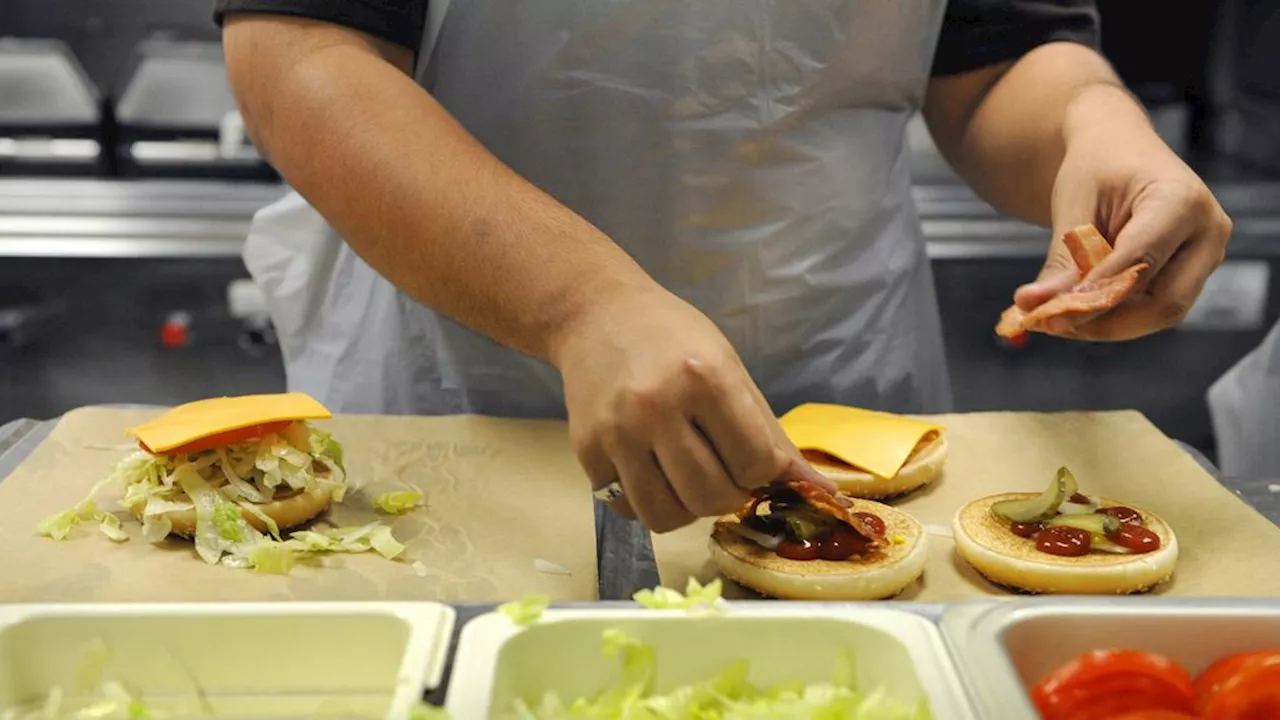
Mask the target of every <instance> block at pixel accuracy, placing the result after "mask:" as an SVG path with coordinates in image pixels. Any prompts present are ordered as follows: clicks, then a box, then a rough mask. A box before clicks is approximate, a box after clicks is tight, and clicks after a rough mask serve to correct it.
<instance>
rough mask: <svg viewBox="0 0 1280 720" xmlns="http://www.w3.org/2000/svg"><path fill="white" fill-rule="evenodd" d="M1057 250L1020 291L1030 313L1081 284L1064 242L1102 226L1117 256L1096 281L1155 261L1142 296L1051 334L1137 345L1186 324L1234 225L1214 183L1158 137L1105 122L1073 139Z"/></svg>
mask: <svg viewBox="0 0 1280 720" xmlns="http://www.w3.org/2000/svg"><path fill="white" fill-rule="evenodd" d="M1052 212H1053V238H1054V239H1053V243H1052V245H1051V247H1050V249H1049V255H1048V258H1047V260H1046V261H1045V264H1044V268H1043V269H1042V270H1041V272H1040V276H1039V278H1038V279H1037V280H1036V281H1035V282H1033V283H1031V284H1029V285H1025V286H1023V287H1022V288H1019V290H1018V292H1017V294H1016V296H1015V302H1017V304H1018V306H1019V307H1021V308H1023V309H1024V310H1029V309H1031V308H1034V307H1036V306H1038V305H1040V304H1041V303H1043V302H1046V301H1047V300H1049V299H1050V298H1052V297H1054V296H1055V295H1057V294H1058V293H1060V292H1063V291H1066V290H1068V289H1070V288H1071V286H1072V285H1074V284H1076V283H1077V282H1078V281H1079V277H1078V274H1077V270H1076V265H1075V263H1074V262H1073V261H1072V259H1071V255H1070V254H1069V253H1068V252H1067V249H1066V247H1065V246H1064V245H1063V243H1062V236H1063V234H1064V233H1065V232H1066V231H1067V230H1070V229H1071V228H1073V227H1077V226H1080V225H1087V224H1089V223H1093V224H1094V225H1095V226H1096V227H1097V228H1098V229H1099V230H1100V231H1102V234H1103V235H1104V236H1106V237H1107V239H1108V240H1110V241H1111V242H1112V244H1113V245H1114V247H1115V251H1114V252H1113V253H1111V255H1110V256H1109V257H1108V258H1107V259H1106V260H1105V261H1103V262H1102V263H1100V264H1099V265H1098V267H1097V268H1095V269H1094V270H1093V272H1091V273H1090V274H1089V275H1088V277H1087V278H1086V279H1089V280H1096V279H1101V278H1107V277H1111V276H1112V275H1116V274H1119V273H1120V272H1121V271H1123V270H1124V269H1125V268H1128V267H1130V266H1132V265H1134V264H1136V263H1147V264H1148V265H1149V268H1148V269H1147V270H1146V271H1145V272H1144V273H1143V274H1142V276H1141V277H1140V279H1139V282H1138V286H1137V287H1136V288H1135V290H1134V292H1133V293H1132V294H1131V295H1130V296H1129V297H1128V298H1127V299H1126V300H1125V301H1124V302H1123V303H1121V304H1120V305H1119V306H1117V307H1116V308H1114V309H1113V310H1111V311H1109V312H1106V313H1102V314H1099V315H1092V316H1090V315H1082V316H1076V317H1072V318H1069V317H1066V316H1064V317H1059V318H1055V319H1054V320H1053V321H1052V322H1051V324H1050V326H1049V328H1048V331H1049V332H1050V333H1051V334H1054V335H1059V336H1062V337H1070V338H1076V339H1081V340H1128V339H1131V338H1136V337H1140V336H1143V335H1147V334H1150V333H1153V332H1156V331H1159V330H1163V329H1166V328H1169V327H1171V326H1173V325H1176V324H1177V323H1178V322H1180V321H1181V320H1182V318H1183V317H1184V316H1185V315H1186V314H1187V311H1188V310H1190V309H1191V306H1192V304H1193V303H1194V302H1195V300H1196V298H1197V297H1198V296H1199V294H1200V290H1201V288H1203V287H1204V283H1205V280H1206V279H1207V278H1208V277H1209V274H1210V273H1212V272H1213V271H1214V269H1215V268H1217V267H1218V265H1219V264H1220V263H1221V262H1222V258H1223V256H1224V254H1225V252H1226V245H1227V239H1228V238H1229V237H1230V236H1231V220H1230V219H1229V218H1228V217H1227V214H1226V213H1225V212H1224V211H1223V209H1222V206H1221V205H1219V204H1218V201H1217V200H1216V199H1214V197H1213V194H1212V193H1211V192H1210V191H1209V188H1208V187H1207V186H1205V184H1204V182H1203V181H1202V180H1201V179H1200V178H1199V177H1198V176H1197V175H1196V174H1195V173H1194V172H1193V171H1192V170H1191V168H1189V167H1187V165H1186V164H1185V163H1184V162H1182V160H1181V159H1180V158H1179V157H1178V156H1177V154H1175V153H1174V152H1173V151H1172V150H1171V149H1169V147H1168V146H1167V145H1165V143H1164V141H1162V140H1161V139H1160V137H1159V136H1158V135H1157V134H1156V133H1155V131H1154V130H1150V129H1143V130H1139V131H1130V132H1127V133H1126V132H1114V128H1113V127H1110V126H1108V125H1107V124H1105V123H1099V124H1098V127H1097V128H1096V129H1094V130H1091V131H1087V132H1082V133H1076V134H1075V135H1074V136H1072V139H1071V140H1069V141H1068V143H1067V147H1066V153H1065V156H1064V158H1063V162H1062V166H1061V168H1060V169H1059V171H1058V175H1057V178H1056V179H1055V181H1054V187H1053V202H1052Z"/></svg>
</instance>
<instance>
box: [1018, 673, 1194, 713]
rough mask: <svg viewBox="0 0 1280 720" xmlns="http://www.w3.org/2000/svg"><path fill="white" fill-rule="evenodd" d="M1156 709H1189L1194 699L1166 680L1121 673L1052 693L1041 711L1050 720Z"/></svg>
mask: <svg viewBox="0 0 1280 720" xmlns="http://www.w3.org/2000/svg"><path fill="white" fill-rule="evenodd" d="M1154 710H1164V711H1169V712H1176V713H1187V712H1190V710H1191V702H1190V700H1189V699H1188V698H1186V697H1183V696H1181V695H1180V693H1179V692H1178V691H1175V690H1174V686H1173V685H1171V684H1169V683H1167V682H1165V681H1163V680H1156V679H1154V678H1150V677H1142V676H1137V675H1119V674H1117V675H1114V676H1111V677H1106V678H1098V679H1096V680H1093V681H1090V682H1088V683H1082V684H1079V685H1073V686H1069V687H1065V688H1063V689H1061V690H1059V691H1058V692H1057V693H1056V694H1053V695H1051V696H1049V698H1048V699H1047V701H1046V704H1045V706H1044V707H1043V708H1042V709H1041V713H1042V714H1043V715H1044V717H1045V718H1046V720H1049V719H1050V718H1056V719H1057V720H1113V719H1114V718H1116V717H1118V716H1121V715H1124V714H1126V713H1133V712H1138V711H1154Z"/></svg>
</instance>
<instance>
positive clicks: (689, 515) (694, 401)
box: [552, 287, 835, 532]
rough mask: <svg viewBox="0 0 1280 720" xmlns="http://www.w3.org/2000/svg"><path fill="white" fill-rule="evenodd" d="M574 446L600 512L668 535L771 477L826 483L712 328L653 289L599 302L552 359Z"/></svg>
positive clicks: (736, 502)
mask: <svg viewBox="0 0 1280 720" xmlns="http://www.w3.org/2000/svg"><path fill="white" fill-rule="evenodd" d="M552 360H553V361H554V362H555V364H556V365H557V366H558V367H559V368H560V372H561V374H562V375H563V376H564V389H565V404H566V407H567V409H568V413H569V433H570V435H571V437H572V440H573V447H574V451H575V452H576V453H577V455H578V458H579V460H580V461H581V462H582V465H583V468H584V469H585V470H586V472H587V475H588V476H589V477H590V478H591V483H592V487H593V488H594V489H597V490H598V489H600V488H604V487H606V486H608V485H610V484H611V483H614V482H620V484H621V488H622V491H623V493H624V494H623V496H622V497H621V498H619V499H617V500H614V501H613V502H612V503H611V505H612V507H613V508H614V509H615V510H616V511H618V512H619V513H621V514H622V515H624V516H627V517H638V518H639V519H640V520H641V521H642V522H643V523H644V524H645V525H646V526H647V527H648V528H649V529H650V530H653V531H655V532H668V531H671V530H675V529H677V528H680V527H683V526H685V525H688V524H689V523H691V522H693V520H694V519H695V518H697V517H706V516H713V515H720V514H724V513H728V512H733V511H735V510H737V509H738V508H739V507H741V505H742V504H743V503H744V502H745V501H746V499H747V497H748V491H749V490H750V489H752V488H755V487H758V486H760V485H765V484H768V483H770V482H772V481H774V480H777V479H806V480H812V481H814V482H818V483H822V484H823V485H824V486H826V487H827V488H829V489H831V490H834V489H835V486H834V485H833V484H832V483H830V481H828V480H826V479H825V478H823V477H822V476H821V475H820V474H819V473H818V472H817V471H816V470H814V469H813V468H812V467H811V466H810V465H809V464H808V463H807V462H805V460H804V459H803V457H802V456H801V455H800V453H799V451H797V449H796V447H795V446H794V445H793V444H792V443H791V441H790V440H789V439H788V438H787V436H786V435H785V434H784V432H783V430H782V427H781V426H780V425H779V423H778V421H777V418H776V417H775V415H774V414H773V412H772V410H770V408H769V405H768V403H767V402H766V401H765V399H764V397H763V395H762V394H761V393H760V391H759V389H757V388H756V386H755V384H754V383H753V382H752V381H751V378H750V377H749V376H748V374H747V371H746V368H745V367H743V365H742V362H741V360H740V359H739V358H738V356H737V354H736V353H735V352H734V350H733V347H732V346H731V345H730V344H729V341H728V340H727V339H726V338H725V337H724V335H723V334H722V333H721V332H720V330H719V329H718V328H717V327H716V326H715V325H714V324H713V323H712V322H711V321H710V320H709V319H708V318H707V317H706V316H705V315H703V314H702V313H700V312H698V311H697V310H696V309H694V308H693V307H691V306H690V305H688V304H686V303H685V302H683V301H682V300H680V299H679V298H677V297H675V296H674V295H672V294H670V293H668V292H666V291H665V290H662V289H661V288H657V287H655V288H654V289H653V290H652V291H641V292H629V293H627V296H626V297H616V298H606V299H601V301H600V302H599V303H597V305H596V306H595V307H594V308H593V309H592V311H591V313H590V316H588V317H585V318H582V319H580V321H578V322H576V323H575V324H574V326H573V327H572V329H571V330H569V331H566V332H565V333H564V338H563V340H561V341H560V343H559V345H558V347H556V348H555V349H554V351H553V352H552Z"/></svg>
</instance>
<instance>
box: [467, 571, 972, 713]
mask: <svg viewBox="0 0 1280 720" xmlns="http://www.w3.org/2000/svg"><path fill="white" fill-rule="evenodd" d="M689 590H690V591H692V592H686V593H683V594H681V593H675V594H670V593H661V592H657V593H647V594H645V595H644V596H643V599H642V600H641V604H642V605H643V606H642V607H637V608H635V609H630V608H612V607H610V608H599V609H587V608H554V607H552V608H546V609H540V612H538V613H536V616H533V615H531V614H524V613H522V614H518V617H519V619H520V620H521V621H520V622H514V621H513V618H514V617H516V616H517V613H514V612H513V608H512V607H511V606H510V605H509V606H507V607H506V608H505V610H504V611H503V612H495V613H491V614H487V615H484V616H481V617H479V618H476V619H475V620H473V621H471V622H470V623H468V624H467V625H466V626H465V627H464V628H463V631H462V633H461V636H460V638H459V644H458V649H457V655H456V656H455V659H454V670H453V675H452V679H451V681H450V686H449V695H448V699H447V702H446V708H447V709H448V711H449V713H450V714H451V715H452V717H454V718H488V719H491V720H496V719H501V720H508V719H512V720H515V719H519V720H552V719H567V718H630V719H633V720H663V719H667V718H672V719H675V718H681V719H683V718H696V719H697V720H736V719H741V720H746V719H748V718H752V719H756V718H777V719H779V720H790V719H791V718H796V719H800V718H823V719H829V720H842V719H845V718H848V719H850V720H975V718H976V717H977V716H976V715H975V714H974V712H973V710H972V708H971V707H970V705H969V704H968V700H967V698H966V696H965V693H964V691H963V689H962V686H961V684H960V681H959V678H958V677H957V675H956V672H955V669H954V667H953V666H952V665H951V663H950V661H949V660H948V655H947V650H946V647H945V644H944V642H943V639H942V636H941V634H940V632H939V631H938V629H937V628H936V627H935V626H934V625H933V624H932V623H931V622H929V621H928V620H926V619H925V618H923V617H920V616H918V615H915V614H913V613H910V612H905V611H898V610H892V609H879V608H862V607H851V606H843V607H841V606H835V605H823V604H816V603H815V604H809V603H786V604H779V603H769V602H734V603H731V604H730V605H731V607H730V608H728V609H723V608H722V611H719V612H695V611H693V610H694V609H695V608H694V607H693V605H694V604H695V601H696V604H698V605H701V606H705V605H706V603H703V602H701V601H702V600H705V598H699V597H698V594H699V591H700V590H705V589H703V588H701V587H700V586H699V587H697V588H695V587H690V588H689ZM668 594H669V595H671V597H669V598H668V597H664V596H665V595H668ZM655 595H657V596H658V599H656V600H655V597H654V596H655ZM676 596H679V597H681V598H684V599H685V600H684V601H682V602H675V601H674V599H673V598H675V597H676ZM690 597H693V600H689V598H690ZM539 605H540V603H539ZM686 606H688V607H686ZM679 608H683V611H680V612H671V610H673V609H679Z"/></svg>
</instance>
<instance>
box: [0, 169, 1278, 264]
mask: <svg viewBox="0 0 1280 720" xmlns="http://www.w3.org/2000/svg"><path fill="white" fill-rule="evenodd" d="M1214 190H1215V193H1216V194H1217V195H1218V197H1219V198H1220V200H1221V202H1222V203H1223V205H1224V206H1225V207H1226V208H1227V211H1228V213H1229V214H1231V216H1232V217H1233V218H1234V220H1235V223H1236V234H1235V239H1234V240H1233V242H1232V246H1231V254H1233V255H1242V256H1251V257H1280V182H1271V183H1267V182H1228V183H1219V184H1216V185H1215V186H1214ZM285 191H286V189H285V188H284V187H283V186H281V185H277V184H271V183H250V182H226V181H209V180H181V181H177V180H175V181H137V182H129V181H114V180H65V179H40V180H29V179H0V257H53V258H60V257H83V258H92V257H100V258H192V257H219V258H233V257H238V256H239V254H240V249H241V247H242V245H243V242H244V238H245V237H246V236H247V234H248V231H249V224H250V222H251V221H252V218H253V214H254V213H255V212H256V211H257V210H259V209H261V208H262V207H264V206H266V205H268V204H270V203H271V202H273V201H275V200H276V199H278V198H279V197H280V196H281V195H283V194H284V193H285ZM915 196H916V201H917V204H918V206H919V209H920V215H921V218H922V224H923V228H924V233H925V236H926V238H927V241H928V246H929V254H930V256H932V257H934V258H935V259H940V260H953V259H972V258H993V259H1018V258H1034V257H1037V256H1040V255H1043V254H1044V250H1045V248H1046V247H1047V245H1048V234H1047V232H1046V231H1045V229H1044V228H1040V227H1037V226H1035V225H1030V224H1027V223H1023V222H1019V221H1017V220H1012V219H1009V218H1006V217H1002V216H1000V215H999V214H998V213H996V212H995V210H993V209H992V208H991V206H990V205H988V204H987V203H985V202H983V201H982V200H980V199H978V198H977V197H976V196H975V195H974V194H973V192H972V191H970V190H969V189H968V188H967V187H965V186H962V185H956V184H951V183H944V184H938V185H922V186H919V187H917V188H916V189H915Z"/></svg>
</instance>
